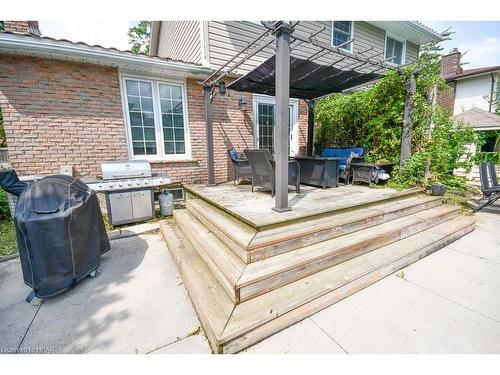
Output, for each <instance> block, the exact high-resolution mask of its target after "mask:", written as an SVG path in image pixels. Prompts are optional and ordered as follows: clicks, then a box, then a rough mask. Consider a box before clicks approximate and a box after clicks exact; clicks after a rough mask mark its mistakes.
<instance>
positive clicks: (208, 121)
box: [203, 85, 215, 186]
mask: <svg viewBox="0 0 500 375" xmlns="http://www.w3.org/2000/svg"><path fill="white" fill-rule="evenodd" d="M203 93H204V96H205V133H206V141H207V170H208V182H207V186H214V185H215V164H214V128H213V124H212V98H211V96H212V87H211V86H210V85H205V86H203Z"/></svg>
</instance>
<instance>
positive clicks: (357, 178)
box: [351, 163, 393, 184]
mask: <svg viewBox="0 0 500 375" xmlns="http://www.w3.org/2000/svg"><path fill="white" fill-rule="evenodd" d="M392 166H393V165H392V164H390V163H351V174H352V183H355V182H365V183H367V184H371V183H372V175H373V173H374V172H377V171H378V170H379V169H383V170H384V171H385V172H386V173H388V174H390V173H391V171H392Z"/></svg>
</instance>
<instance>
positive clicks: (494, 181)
mask: <svg viewBox="0 0 500 375" xmlns="http://www.w3.org/2000/svg"><path fill="white" fill-rule="evenodd" d="M488 168H489V170H490V178H491V186H492V187H493V188H495V187H496V186H500V185H499V184H498V179H497V171H496V166H495V163H494V162H492V161H490V162H489V163H488Z"/></svg>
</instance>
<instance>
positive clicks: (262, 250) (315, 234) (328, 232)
mask: <svg viewBox="0 0 500 375" xmlns="http://www.w3.org/2000/svg"><path fill="white" fill-rule="evenodd" d="M441 204H442V203H441V202H440V201H438V200H433V201H429V202H425V203H422V204H419V205H415V206H412V207H406V208H402V209H398V210H395V211H393V212H389V213H383V212H378V211H377V208H376V207H375V208H374V215H373V216H371V217H368V218H363V219H360V220H355V221H352V222H347V223H341V224H336V223H334V224H333V225H329V226H326V225H324V226H321V225H317V226H316V227H315V228H314V229H311V230H309V231H305V230H304V229H302V231H300V232H296V233H292V234H289V235H288V238H286V237H284V235H285V233H284V234H283V237H281V238H280V239H279V240H275V241H274V242H277V243H266V242H264V241H261V242H260V243H255V244H254V242H253V241H252V244H251V245H253V246H249V248H250V256H249V258H250V263H253V262H257V261H259V260H263V259H267V258H270V257H273V256H276V255H280V254H283V253H286V252H288V251H293V250H295V249H299V248H301V247H305V246H310V245H313V244H316V243H319V242H323V241H327V240H330V239H333V238H337V237H341V236H343V235H346V234H349V233H353V232H356V231H361V230H363V229H366V228H370V227H372V226H375V225H379V224H382V223H385V222H387V221H391V220H395V219H397V218H400V217H403V216H407V215H410V214H413V213H416V212H419V211H422V210H426V209H429V208H433V207H437V206H439V205H441ZM331 219H333V218H331ZM332 221H333V220H332ZM311 226H313V227H314V225H311ZM283 230H284V231H285V230H286V228H284V229H283ZM259 235H260V233H258V234H257V236H256V239H257V238H258V236H259ZM252 247H254V248H252Z"/></svg>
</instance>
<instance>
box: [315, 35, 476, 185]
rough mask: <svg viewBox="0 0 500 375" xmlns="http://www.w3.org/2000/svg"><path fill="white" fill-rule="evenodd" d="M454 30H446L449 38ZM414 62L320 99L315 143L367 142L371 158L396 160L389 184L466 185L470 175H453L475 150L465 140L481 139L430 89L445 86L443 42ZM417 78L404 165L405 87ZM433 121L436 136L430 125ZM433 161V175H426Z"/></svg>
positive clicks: (346, 144)
mask: <svg viewBox="0 0 500 375" xmlns="http://www.w3.org/2000/svg"><path fill="white" fill-rule="evenodd" d="M449 35H450V33H449V32H446V34H445V37H448V36H449ZM422 51H423V53H422V54H421V56H420V58H419V61H418V63H417V64H415V65H409V66H404V67H402V68H400V69H399V70H397V71H389V72H387V73H385V74H384V76H383V77H382V78H381V79H380V80H379V81H378V82H377V83H376V84H374V85H373V86H372V87H370V88H368V89H365V90H363V91H358V92H355V93H353V94H351V95H343V94H335V95H331V96H327V97H324V98H322V99H320V100H319V102H318V103H317V105H316V108H315V120H316V122H317V123H318V124H319V125H320V126H319V129H318V130H317V132H316V139H315V143H316V144H317V145H319V147H321V148H323V147H352V146H363V147H365V148H366V149H367V155H366V159H367V161H370V162H389V163H393V164H394V166H395V168H394V169H393V173H392V176H391V177H392V178H391V180H390V184H389V185H390V186H393V187H398V188H399V187H400V188H403V187H408V186H417V185H425V184H430V183H436V182H439V183H444V184H447V185H448V186H450V187H452V188H457V189H463V188H464V187H465V179H463V178H460V177H457V176H454V175H453V170H454V169H456V168H465V169H466V170H468V169H470V167H471V166H472V161H473V159H472V155H470V154H469V153H467V149H466V145H467V144H468V143H471V142H474V141H476V140H477V136H476V135H475V134H474V132H473V131H472V130H470V129H467V128H462V127H457V126H456V125H454V124H453V123H452V121H451V120H450V118H449V114H448V113H447V112H446V111H445V110H444V109H443V108H440V107H439V106H436V107H433V105H432V103H431V101H430V100H429V99H430V98H429V93H430V92H431V91H432V90H433V89H434V88H437V89H438V90H440V89H444V88H446V87H447V86H446V83H445V82H444V80H443V79H442V78H441V76H440V57H439V55H438V53H437V51H439V47H437V46H436V44H432V43H431V44H429V45H427V46H423V47H422ZM412 76H413V77H415V81H416V90H415V92H414V94H413V95H412V97H411V100H412V104H413V108H412V111H411V119H412V127H411V132H412V134H411V135H412V144H411V150H412V155H411V157H410V158H409V160H407V162H406V167H405V169H404V170H401V171H400V170H399V164H400V152H401V134H402V126H403V117H404V107H405V101H406V87H408V83H409V82H410V79H411V78H412ZM431 122H432V123H433V133H432V136H430V134H429V126H430V124H431ZM428 164H429V167H430V169H429V172H430V174H429V176H430V178H429V179H428V180H425V179H424V173H425V170H426V166H427V165H428Z"/></svg>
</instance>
